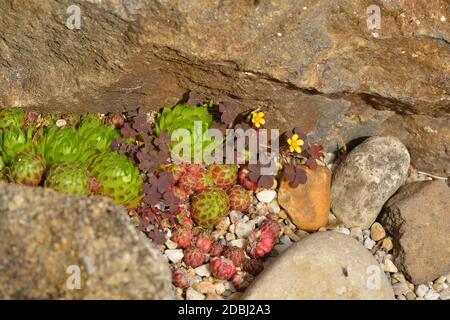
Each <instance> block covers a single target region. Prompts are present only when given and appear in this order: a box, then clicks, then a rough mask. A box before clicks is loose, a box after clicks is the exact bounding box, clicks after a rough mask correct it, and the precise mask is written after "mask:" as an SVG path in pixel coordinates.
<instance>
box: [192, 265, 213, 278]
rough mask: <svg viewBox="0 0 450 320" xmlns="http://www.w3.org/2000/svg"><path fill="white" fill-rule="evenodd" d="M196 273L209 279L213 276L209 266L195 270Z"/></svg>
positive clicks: (202, 266)
mask: <svg viewBox="0 0 450 320" xmlns="http://www.w3.org/2000/svg"><path fill="white" fill-rule="evenodd" d="M194 271H195V273H196V274H197V275H199V276H201V277H209V276H210V275H211V271H210V270H209V264H204V265H201V266H200V267H197V268H195V269H194Z"/></svg>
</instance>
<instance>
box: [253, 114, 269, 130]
mask: <svg viewBox="0 0 450 320" xmlns="http://www.w3.org/2000/svg"><path fill="white" fill-rule="evenodd" d="M252 123H253V124H254V125H255V127H257V128H259V127H260V126H261V125H262V124H265V123H266V120H264V112H252Z"/></svg>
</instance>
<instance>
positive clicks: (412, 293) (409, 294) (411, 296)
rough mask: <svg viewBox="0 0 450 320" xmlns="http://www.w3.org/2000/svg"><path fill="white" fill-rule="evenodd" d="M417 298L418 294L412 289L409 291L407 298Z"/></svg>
mask: <svg viewBox="0 0 450 320" xmlns="http://www.w3.org/2000/svg"><path fill="white" fill-rule="evenodd" d="M415 299H416V294H415V293H414V292H412V291H408V293H407V294H406V300H415Z"/></svg>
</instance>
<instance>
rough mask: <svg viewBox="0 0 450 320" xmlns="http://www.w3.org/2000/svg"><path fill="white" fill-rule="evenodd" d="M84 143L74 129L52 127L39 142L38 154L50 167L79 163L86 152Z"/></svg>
mask: <svg viewBox="0 0 450 320" xmlns="http://www.w3.org/2000/svg"><path fill="white" fill-rule="evenodd" d="M82 142H83V141H82V139H80V135H79V134H78V132H77V130H75V129H74V128H67V127H64V128H58V127H55V126H50V127H48V128H47V130H46V131H45V132H44V135H43V137H42V138H41V140H40V142H39V145H38V152H39V153H40V154H42V155H43V156H44V158H45V161H46V162H47V163H48V164H49V165H53V164H59V163H63V162H67V163H71V162H77V161H79V159H80V157H81V155H82V154H83V152H84V147H85V144H84V143H82Z"/></svg>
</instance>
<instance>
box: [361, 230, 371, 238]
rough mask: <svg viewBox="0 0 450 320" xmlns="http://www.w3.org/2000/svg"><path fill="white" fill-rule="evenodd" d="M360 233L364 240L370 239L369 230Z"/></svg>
mask: <svg viewBox="0 0 450 320" xmlns="http://www.w3.org/2000/svg"><path fill="white" fill-rule="evenodd" d="M362 233H363V237H364V239H367V238H369V237H370V230H367V229H364V230H363V231H362Z"/></svg>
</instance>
